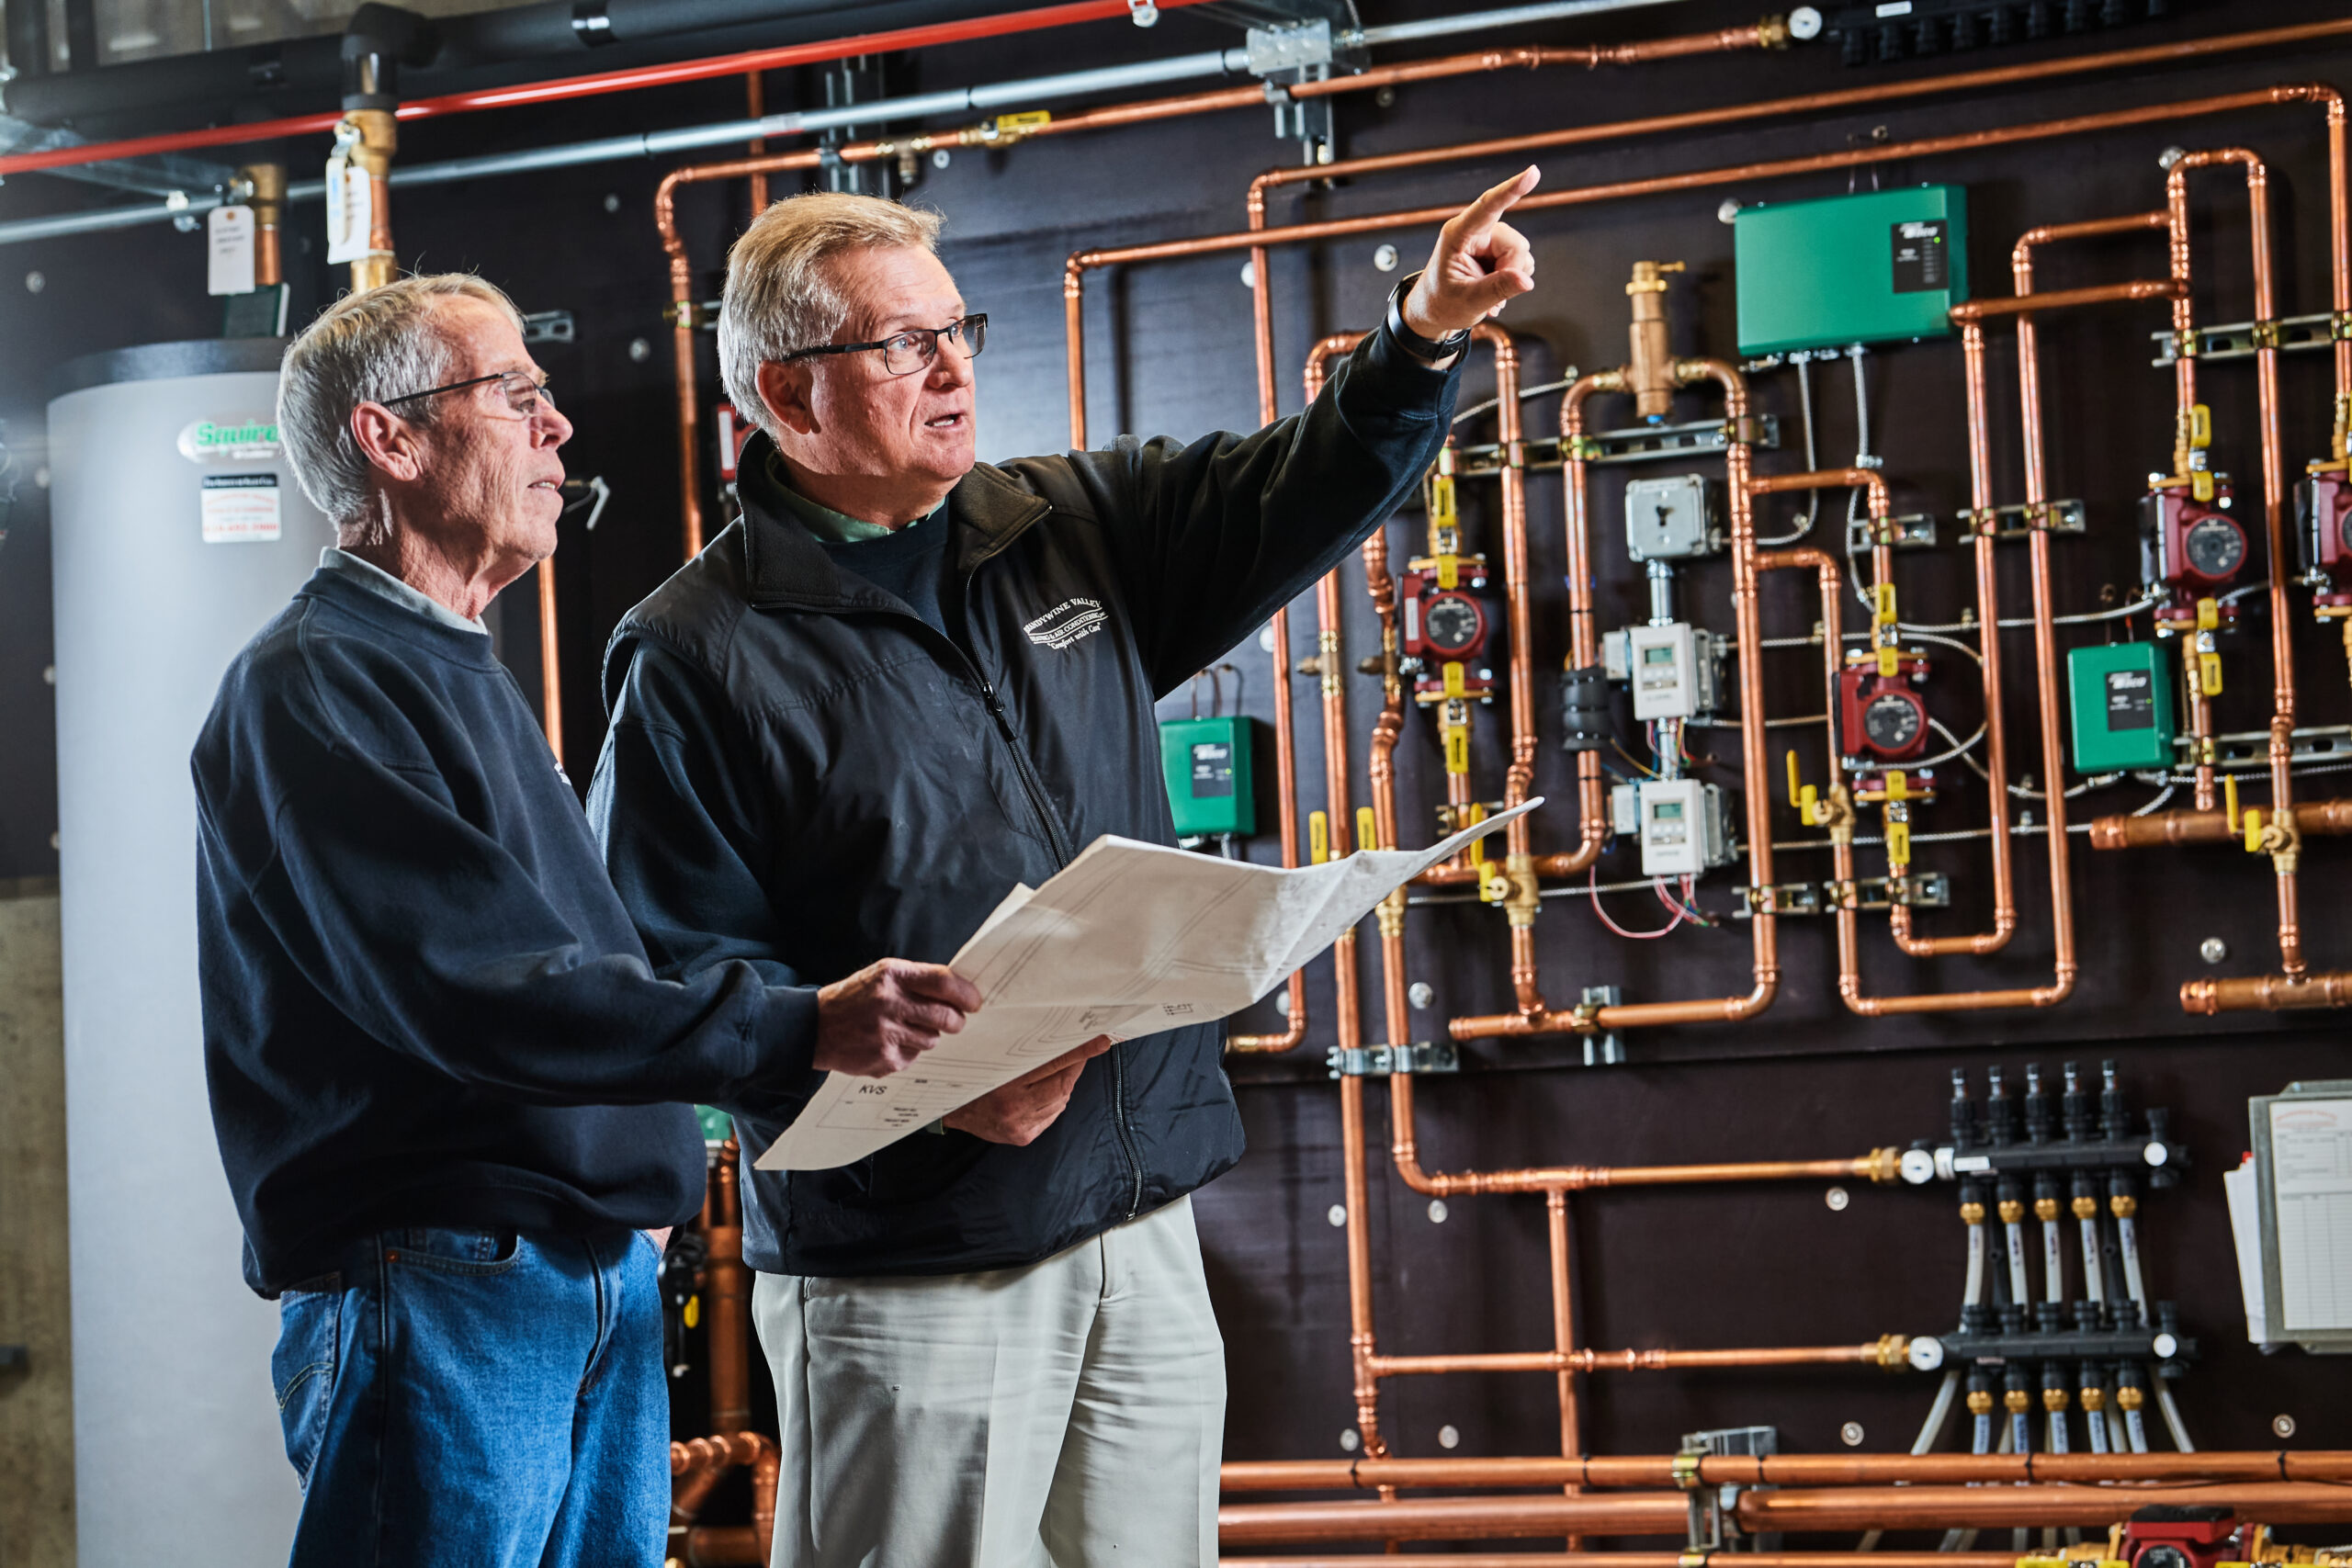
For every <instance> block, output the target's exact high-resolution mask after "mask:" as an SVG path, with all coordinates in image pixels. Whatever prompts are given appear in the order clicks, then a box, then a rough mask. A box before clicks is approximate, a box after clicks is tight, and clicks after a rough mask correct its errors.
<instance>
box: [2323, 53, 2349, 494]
mask: <svg viewBox="0 0 2352 1568" xmlns="http://www.w3.org/2000/svg"><path fill="white" fill-rule="evenodd" d="M2324 102H2325V104H2326V106H2327V259H2328V280H2329V288H2328V304H2329V309H2331V310H2334V311H2335V313H2336V315H2338V316H2339V317H2342V316H2352V169H2347V168H2346V154H2345V145H2344V141H2345V137H2344V99H2343V97H2342V96H2340V95H2337V94H2334V93H2331V94H2329V95H2328V96H2327V97H2326V99H2325V100H2324ZM2330 446H2331V449H2332V450H2331V455H2332V456H2333V457H2335V459H2336V461H2338V462H2342V461H2344V460H2345V458H2346V455H2347V451H2352V333H2340V334H2338V335H2337V337H2336V339H2335V434H2334V438H2333V440H2332V441H2331V443H2330Z"/></svg>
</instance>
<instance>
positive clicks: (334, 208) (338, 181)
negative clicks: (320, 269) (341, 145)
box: [326, 153, 376, 265]
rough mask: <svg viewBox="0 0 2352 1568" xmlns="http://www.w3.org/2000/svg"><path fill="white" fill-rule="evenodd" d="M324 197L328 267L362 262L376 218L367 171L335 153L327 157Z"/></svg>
mask: <svg viewBox="0 0 2352 1568" xmlns="http://www.w3.org/2000/svg"><path fill="white" fill-rule="evenodd" d="M326 195H327V262H328V264H329V265H334V264H335V263H338V262H356V261H359V260H361V259H363V258H364V257H365V256H366V255H367V254H368V231H370V230H371V229H373V228H374V227H375V217H376V214H375V209H374V206H373V204H372V202H371V199H370V198H371V197H372V195H373V186H372V185H371V184H370V182H369V180H368V171H367V170H365V169H363V168H361V167H360V166H359V165H358V164H355V163H353V162H351V160H349V159H348V158H345V157H344V156H342V155H341V154H339V153H338V154H337V155H336V156H334V157H332V158H329V159H328V160H327V192H326Z"/></svg>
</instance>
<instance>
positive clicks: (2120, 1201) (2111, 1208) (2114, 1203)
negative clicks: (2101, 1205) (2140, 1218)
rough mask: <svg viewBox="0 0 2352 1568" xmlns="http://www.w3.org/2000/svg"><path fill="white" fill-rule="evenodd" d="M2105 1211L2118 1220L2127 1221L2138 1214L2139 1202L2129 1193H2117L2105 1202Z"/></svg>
mask: <svg viewBox="0 0 2352 1568" xmlns="http://www.w3.org/2000/svg"><path fill="white" fill-rule="evenodd" d="M2107 1210H2108V1213H2111V1214H2113V1215H2114V1216H2115V1217H2116V1218H2117V1219H2119V1220H2128V1219H2130V1218H2131V1216H2132V1215H2134V1214H2136V1213H2139V1212H2140V1200H2139V1199H2137V1198H2134V1197H2133V1196H2131V1193H2129V1192H2118V1193H2117V1194H2116V1195H2115V1196H2114V1197H2112V1198H2109V1200H2108V1201H2107Z"/></svg>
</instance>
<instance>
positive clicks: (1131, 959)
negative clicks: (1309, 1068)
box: [758, 797, 1543, 1170]
mask: <svg viewBox="0 0 2352 1568" xmlns="http://www.w3.org/2000/svg"><path fill="white" fill-rule="evenodd" d="M1542 804H1543V801H1542V799H1541V797H1538V798H1537V799H1534V800H1530V801H1527V802H1525V803H1524V804H1522V805H1521V806H1519V807H1514V808H1513V809H1511V810H1510V811H1505V812H1500V813H1498V814H1497V815H1496V816H1493V817H1490V818H1487V820H1485V821H1484V822H1481V823H1479V824H1477V825H1476V827H1473V828H1467V829H1464V830H1463V831H1461V832H1459V833H1456V834H1454V835H1453V837H1452V838H1450V839H1447V840H1444V841H1443V842H1442V843H1437V844H1432V845H1430V847H1429V848H1428V849H1425V850H1365V851H1363V852H1359V853H1356V854H1352V855H1350V856H1348V857H1347V858H1346V859H1344V860H1336V861H1330V862H1328V863H1324V864H1322V865H1312V866H1300V867H1298V868H1296V869H1295V870H1288V871H1285V870H1282V869H1280V868H1277V867H1273V866H1262V865H1250V864H1249V863H1246V862H1240V861H1228V860H1220V859H1217V858H1216V857H1214V856H1210V855H1203V854H1194V853H1192V852H1189V851H1184V850H1174V849H1167V848H1163V847H1162V846H1160V845H1158V844H1145V843H1138V842H1136V840H1132V839H1118V838H1110V837H1104V838H1101V839H1097V840H1094V842H1093V843H1091V844H1090V845H1088V846H1087V848H1086V851H1085V852H1084V853H1082V854H1080V856H1079V857H1078V858H1077V859H1076V860H1074V861H1072V862H1071V863H1069V865H1068V866H1067V867H1065V868H1064V869H1063V870H1062V871H1061V873H1060V874H1058V875H1057V876H1055V877H1054V878H1053V880H1052V881H1050V882H1048V883H1046V886H1043V887H1039V888H1035V889H1033V888H1029V887H1015V888H1014V889H1013V890H1012V892H1011V893H1010V894H1008V895H1007V896H1006V897H1005V899H1004V902H1003V903H1001V904H1000V905H998V906H997V908H996V910H995V912H994V913H992V914H990V915H989V918H988V919H986V920H984V921H982V922H981V924H980V929H979V930H978V931H975V932H974V933H973V934H972V938H971V940H970V941H968V942H966V943H965V944H964V947H963V950H962V951H961V952H959V953H956V956H955V958H954V959H953V960H952V961H951V962H950V964H949V967H951V968H953V969H954V970H955V971H956V973H957V974H958V975H961V976H964V977H965V978H966V979H967V980H969V981H971V982H972V984H974V985H975V986H977V987H979V991H980V996H981V998H983V1000H982V1005H981V1008H980V1010H979V1011H978V1012H977V1013H974V1014H973V1015H972V1016H971V1017H970V1018H969V1019H968V1020H967V1021H966V1023H965V1026H964V1032H962V1033H960V1034H953V1035H949V1036H947V1037H946V1038H944V1039H943V1040H942V1041H941V1042H940V1043H938V1044H937V1045H936V1046H934V1047H933V1049H932V1050H931V1051H929V1052H928V1053H926V1054H925V1055H924V1056H923V1058H922V1061H921V1062H919V1063H917V1064H916V1065H915V1066H912V1067H910V1068H908V1069H907V1070H906V1071H904V1072H902V1073H898V1074H895V1075H893V1076H891V1077H887V1078H855V1077H847V1076H845V1075H842V1074H840V1073H835V1074H831V1075H830V1076H828V1077H827V1078H826V1079H825V1082H824V1084H823V1086H822V1087H821V1088H820V1089H819V1090H818V1091H817V1093H816V1095H815V1096H814V1097H813V1098H811V1099H810V1100H809V1105H808V1107H807V1109H805V1110H804V1111H801V1113H800V1116H799V1118H798V1119H797V1121H795V1122H793V1124H792V1125H791V1126H790V1127H789V1128H787V1129H786V1131H785V1134H784V1135H783V1136H782V1137H780V1138H778V1139H777V1140H776V1141H775V1144H773V1145H770V1146H769V1148H768V1149H767V1151H766V1152H765V1153H764V1154H763V1155H761V1156H760V1158H759V1162H758V1163H759V1168H761V1169H763V1170H830V1169H831V1168H833V1167H835V1166H842V1165H847V1164H849V1163H850V1162H851V1161H853V1160H858V1159H863V1158H865V1156H867V1155H870V1154H872V1153H874V1152H875V1151H876V1149H880V1148H883V1147H886V1146H888V1145H890V1144H893V1143H895V1142H897V1141H898V1140H899V1138H900V1137H903V1136H904V1135H905V1134H909V1133H912V1132H914V1131H916V1130H917V1129H919V1128H921V1127H924V1126H927V1125H928V1124H930V1123H931V1122H935V1121H937V1120H938V1119H939V1118H940V1117H942V1116H944V1115H946V1114H947V1113H948V1112H949V1111H955V1110H956V1109H958V1108H960V1107H962V1106H965V1105H967V1104H969V1103H970V1102H971V1101H973V1100H978V1098H979V1097H980V1096H982V1095H984V1094H986V1093H988V1092H989V1090H990V1089H995V1088H997V1087H998V1086H999V1085H1001V1084H1006V1083H1010V1082H1012V1080H1013V1079H1014V1078H1017V1077H1020V1076H1021V1075H1022V1074H1023V1073H1026V1072H1029V1071H1030V1070H1032V1069H1033V1068H1036V1067H1040V1066H1044V1065H1045V1064H1046V1063H1047V1062H1050V1061H1052V1060H1053V1059H1054V1058H1055V1057H1057V1056H1058V1055H1062V1054H1063V1053H1064V1052H1067V1051H1072V1050H1075V1049H1077V1048H1078V1047H1079V1046H1080V1045H1083V1044H1085V1043H1087V1042H1088V1041H1089V1040H1091V1039H1093V1038H1094V1037H1095V1036H1096V1035H1098V1034H1109V1035H1114V1036H1116V1037H1118V1038H1120V1039H1133V1038H1135V1037H1136V1036H1137V1035H1142V1034H1150V1033H1154V1032H1158V1031H1160V1030H1163V1029H1173V1028H1176V1027H1178V1026H1179V1025H1182V1024H1187V1023H1211V1022H1215V1021H1216V1020H1218V1019H1221V1018H1225V1017H1227V1015H1229V1014H1232V1013H1236V1012H1238V1011H1240V1010H1242V1009H1243V1008H1245V1007H1248V1006H1249V1005H1250V1003H1251V1002H1253V1001H1256V1000H1257V999H1258V998H1260V997H1262V996H1264V995H1265V994H1266V993H1267V992H1269V991H1271V990H1272V989H1273V988H1274V987H1276V986H1278V985H1280V984H1281V983H1282V982H1283V980H1285V979H1287V978H1288V977H1289V976H1290V973H1291V971H1292V970H1294V969H1296V968H1297V967H1298V966H1299V965H1300V964H1305V963H1306V961H1307V960H1308V959H1310V958H1312V957H1314V956H1315V955H1316V954H1317V953H1320V952H1322V951H1323V950H1324V949H1325V948H1327V947H1329V946H1330V945H1331V943H1332V942H1334V941H1335V940H1337V939H1338V937H1339V936H1340V933H1341V932H1342V931H1347V930H1349V929H1351V927H1353V926H1354V925H1355V924H1356V923H1357V922H1358V921H1360V920H1362V919H1364V917H1366V916H1367V915H1369V914H1371V913H1372V911H1373V908H1374V906H1376V905H1377V904H1378V903H1379V902H1380V901H1381V899H1383V898H1385V897H1387V896H1388V894H1389V893H1390V892H1392V891H1393V890H1394V889H1396V888H1397V887H1399V886H1403V885H1404V884H1405V883H1407V882H1408V881H1410V880H1411V879H1412V878H1413V877H1415V876H1417V875H1419V874H1420V873H1421V872H1423V871H1425V870H1427V869H1428V868H1429V867H1430V866H1432V865H1435V864H1436V863H1438V862H1440V861H1442V860H1445V859H1448V858H1450V857H1451V856H1453V854H1455V853H1456V852H1459V851H1460V850H1462V849H1463V848H1464V846H1465V845H1467V844H1469V843H1470V842H1471V841H1472V840H1476V839H1477V838H1479V837H1481V836H1482V835H1484V834H1487V833H1490V832H1493V831H1494V830H1495V829H1498V828H1499V827H1501V826H1502V825H1503V824H1504V823H1506V822H1509V821H1510V819H1511V818H1514V817H1518V816H1521V815H1522V814H1523V813H1526V812H1529V811H1532V810H1533V809H1534V808H1535V807H1538V806H1541V805H1542Z"/></svg>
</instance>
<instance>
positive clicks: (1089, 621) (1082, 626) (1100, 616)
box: [1021, 599, 1111, 649]
mask: <svg viewBox="0 0 2352 1568" xmlns="http://www.w3.org/2000/svg"><path fill="white" fill-rule="evenodd" d="M1110 622H1111V616H1110V615H1109V613H1108V612H1106V611H1105V610H1104V609H1103V605H1102V604H1101V602H1100V601H1098V600H1093V599H1065V600H1063V601H1062V602H1061V603H1060V604H1057V605H1055V606H1054V607H1053V608H1052V609H1050V610H1048V611H1046V613H1045V614H1044V615H1040V616H1038V617H1037V618H1036V619H1035V620H1034V621H1031V622H1030V623H1029V624H1028V625H1027V626H1023V627H1022V628H1021V629H1022V630H1023V631H1025V632H1027V633H1028V634H1029V640H1030V641H1031V642H1034V643H1036V644H1038V645H1039V646H1040V647H1043V648H1052V649H1064V648H1068V647H1069V646H1070V645H1071V644H1073V643H1079V642H1083V641H1085V640H1086V639H1087V638H1088V637H1092V636H1093V635H1094V634H1095V633H1096V632H1099V631H1101V630H1102V629H1103V627H1104V626H1108V625H1110Z"/></svg>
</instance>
